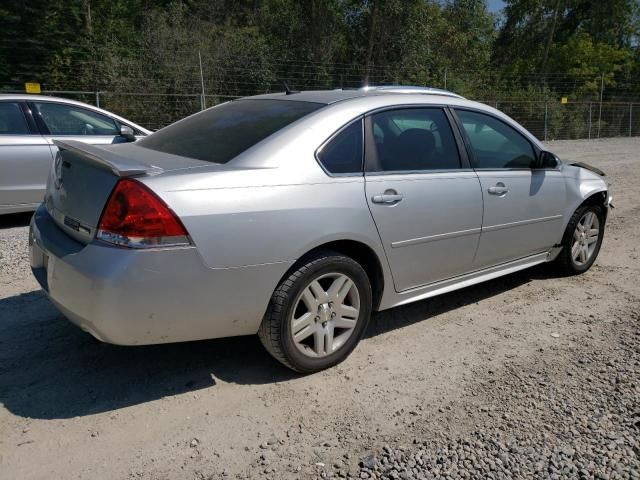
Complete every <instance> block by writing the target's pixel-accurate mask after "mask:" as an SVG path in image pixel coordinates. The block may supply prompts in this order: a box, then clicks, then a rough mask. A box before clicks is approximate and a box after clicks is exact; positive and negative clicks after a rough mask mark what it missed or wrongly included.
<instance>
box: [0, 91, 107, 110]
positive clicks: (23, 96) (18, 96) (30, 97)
mask: <svg viewBox="0 0 640 480" xmlns="http://www.w3.org/2000/svg"><path fill="white" fill-rule="evenodd" d="M0 100H21V101H30V102H36V101H38V100H46V101H48V102H61V103H70V104H74V105H82V106H83V107H91V108H96V107H94V106H93V105H89V104H88V103H84V102H79V101H77V100H72V99H70V98H63V97H51V96H49V95H35V94H29V93H0Z"/></svg>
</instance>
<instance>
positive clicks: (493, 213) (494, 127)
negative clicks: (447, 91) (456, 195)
mask: <svg viewBox="0 0 640 480" xmlns="http://www.w3.org/2000/svg"><path fill="white" fill-rule="evenodd" d="M455 112H456V115H457V116H458V118H459V121H460V123H461V124H462V127H463V131H464V132H463V133H464V135H465V136H466V139H467V144H468V146H469V149H470V154H471V155H470V157H471V158H470V159H471V163H472V165H473V166H474V168H475V170H476V173H477V174H478V177H479V178H480V183H481V184H482V195H483V198H484V219H483V223H482V235H481V236H480V245H479V247H478V253H477V255H476V259H475V261H474V269H480V268H484V267H489V266H492V265H498V264H501V263H505V262H508V261H511V260H516V259H518V258H523V257H526V256H529V255H533V254H536V253H542V252H544V251H546V250H548V249H550V248H551V247H553V246H554V244H555V243H556V242H557V240H558V238H559V232H560V231H561V230H562V224H563V209H564V206H565V205H566V196H565V182H564V178H563V177H562V173H561V172H560V171H559V170H558V169H557V168H549V169H541V168H537V166H538V160H537V157H538V155H537V152H536V149H535V148H534V146H533V145H532V144H531V142H529V140H527V138H526V137H525V136H524V135H522V134H521V133H520V132H518V131H517V130H515V129H514V128H512V127H511V126H509V125H507V124H506V123H505V122H503V121H502V120H500V119H498V118H496V117H494V116H491V115H488V114H485V113H482V112H478V111H473V110H467V109H459V108H456V109H455Z"/></svg>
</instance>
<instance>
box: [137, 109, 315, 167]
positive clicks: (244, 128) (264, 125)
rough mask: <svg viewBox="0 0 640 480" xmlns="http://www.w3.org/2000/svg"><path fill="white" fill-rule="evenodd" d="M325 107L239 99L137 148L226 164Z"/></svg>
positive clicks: (176, 125) (160, 133) (178, 124)
mask: <svg viewBox="0 0 640 480" xmlns="http://www.w3.org/2000/svg"><path fill="white" fill-rule="evenodd" d="M322 106H324V105H323V104H321V103H312V102H299V101H290V100H236V101H233V102H228V103H225V104H223V105H220V106H218V107H215V108H210V109H208V110H205V111H203V112H200V113H197V114H195V115H192V116H190V117H187V118H185V119H184V120H181V121H180V122H176V123H174V124H173V125H169V126H168V127H166V128H163V129H162V130H160V131H158V132H156V133H154V134H153V135H150V136H148V137H146V138H144V139H143V140H140V141H138V143H137V144H136V145H139V146H142V147H146V148H150V149H152V150H158V151H160V152H166V153H172V154H174V155H181V156H184V157H190V158H197V159H198V160H205V161H207V162H214V163H227V162H228V161H229V160H231V159H233V158H234V157H236V156H238V155H239V154H240V153H242V152H244V151H245V150H247V149H248V148H250V147H252V146H253V145H255V144H256V143H258V142H260V141H261V140H264V139H265V138H267V137H268V136H269V135H272V134H273V133H275V132H277V131H278V130H280V129H282V128H284V127H286V126H287V125H289V124H291V123H293V122H295V121H296V120H298V119H300V118H302V117H304V116H305V115H308V114H309V113H311V112H313V111H315V110H317V109H319V108H321V107H322Z"/></svg>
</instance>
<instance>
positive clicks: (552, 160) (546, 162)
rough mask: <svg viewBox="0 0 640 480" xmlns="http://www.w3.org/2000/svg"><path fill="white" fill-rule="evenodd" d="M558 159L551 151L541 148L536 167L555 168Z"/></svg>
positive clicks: (558, 161)
mask: <svg viewBox="0 0 640 480" xmlns="http://www.w3.org/2000/svg"><path fill="white" fill-rule="evenodd" d="M558 165H560V160H559V159H558V157H556V156H555V155H554V154H553V153H551V152H547V151H546V150H543V151H542V152H540V157H539V158H538V168H556V167H557V166H558Z"/></svg>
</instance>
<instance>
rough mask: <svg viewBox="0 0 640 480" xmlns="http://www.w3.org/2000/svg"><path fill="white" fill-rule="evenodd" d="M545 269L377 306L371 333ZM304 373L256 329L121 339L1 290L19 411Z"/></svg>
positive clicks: (93, 409) (7, 386) (4, 352)
mask: <svg viewBox="0 0 640 480" xmlns="http://www.w3.org/2000/svg"><path fill="white" fill-rule="evenodd" d="M545 276H547V273H546V270H545V269H541V268H534V269H531V270H528V271H524V272H519V273H516V274H513V275H510V276H507V277H502V278H500V279H497V280H493V281H490V282H487V283H485V284H482V285H477V286H473V287H468V288H465V289H463V290H459V291H457V292H452V293H449V294H446V295H442V296H440V297H437V298H434V299H430V300H425V301H421V302H417V303H414V304H411V305H407V306H403V307H398V308H394V309H391V310H388V311H385V312H380V313H378V314H376V315H375V316H374V318H373V321H372V322H371V324H370V326H369V328H368V331H367V333H366V338H371V337H374V336H377V335H381V334H384V333H385V332H388V331H391V330H396V329H399V328H403V327H406V326H408V325H412V324H414V323H416V322H421V321H424V320H428V319H429V318H431V317H433V316H436V315H439V314H442V313H445V312H448V311H450V310H454V309H456V308H458V307H460V306H462V305H467V304H470V303H474V302H478V301H480V300H482V299H484V298H488V297H491V296H494V295H497V294H499V293H501V292H504V291H507V290H510V289H513V288H515V287H517V286H519V285H522V284H524V283H527V282H528V281H530V280H531V279H532V278H544V277H545ZM356 354H357V352H356ZM298 377H299V375H298V374H295V373H293V372H291V371H289V370H288V369H286V368H285V367H283V366H281V365H280V364H279V363H278V362H276V361H274V360H273V359H272V358H271V357H270V356H269V355H268V354H267V353H266V351H265V350H264V348H262V346H261V345H260V342H259V340H258V338H257V337H256V336H249V337H235V338H225V339H217V340H207V341H199V342H189V343H178V344H167V345H154V346H142V347H120V346H115V345H109V344H105V343H101V342H98V341H97V340H94V339H93V337H91V336H90V335H89V334H87V333H84V332H83V331H81V330H80V329H79V328H77V327H76V326H74V325H72V324H71V323H70V322H68V321H67V320H65V319H64V318H63V317H62V316H61V315H60V314H59V313H58V312H57V310H56V309H55V308H54V307H53V305H52V304H51V303H50V302H49V300H48V299H47V298H46V296H45V295H44V293H43V292H41V291H33V292H29V293H25V294H21V295H17V296H13V297H9V298H5V299H0V402H2V404H3V405H4V406H5V408H7V409H8V410H9V411H10V412H11V413H13V414H14V415H18V416H21V417H25V418H41V419H64V418H72V417H77V416H85V415H92V414H96V413H102V412H109V411H114V410H118V409H120V408H124V407H127V406H131V405H137V404H141V403H145V402H149V401H153V400H158V399H161V398H163V397H169V396H174V395H179V394H182V393H187V392H195V391H198V390H203V389H210V388H216V386H217V383H216V382H218V381H222V382H228V383H235V384H240V385H256V384H268V383H274V382H283V381H289V380H292V379H295V378H298Z"/></svg>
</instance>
